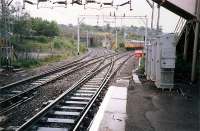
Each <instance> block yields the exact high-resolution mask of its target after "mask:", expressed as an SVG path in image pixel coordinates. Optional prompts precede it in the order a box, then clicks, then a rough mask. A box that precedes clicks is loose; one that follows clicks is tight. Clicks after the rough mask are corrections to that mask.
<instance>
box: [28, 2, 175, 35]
mask: <svg viewBox="0 0 200 131" xmlns="http://www.w3.org/2000/svg"><path fill="white" fill-rule="evenodd" d="M68 1H69V0H68ZM102 1H107V2H109V1H110V0H102ZM127 1H128V0H114V4H115V5H116V4H120V3H123V2H127ZM150 1H151V0H150ZM46 5H48V7H51V6H50V5H51V4H39V9H37V7H36V6H32V5H28V4H26V8H25V9H26V10H27V11H28V12H29V13H30V14H31V16H33V17H42V18H43V19H46V20H55V21H56V22H57V23H59V24H66V25H67V24H73V25H77V17H78V16H79V15H110V12H111V14H112V15H113V14H114V12H116V13H115V14H116V15H117V16H122V15H123V14H124V13H125V15H126V16H145V15H147V17H148V18H149V20H148V26H149V27H150V18H151V8H150V6H149V5H148V4H147V2H146V0H132V8H133V11H130V7H129V5H126V6H123V7H119V8H118V9H117V10H116V9H115V8H104V9H101V10H98V9H99V5H96V4H95V5H94V4H90V5H88V6H86V8H87V9H84V7H83V6H80V5H76V4H74V5H73V6H72V5H68V6H67V8H65V7H55V8H53V9H52V8H41V6H46ZM94 7H95V8H97V9H91V8H94ZM156 17H157V9H156V10H155V17H154V18H155V19H154V28H156ZM178 19H179V16H177V15H175V14H174V13H172V12H170V11H168V10H166V9H164V8H161V17H160V26H162V28H163V31H164V32H173V31H174V28H175V25H176V23H177V21H178ZM105 21H109V22H110V23H111V24H112V22H113V20H110V19H109V20H107V19H106V20H105ZM83 22H84V23H86V24H91V25H102V24H105V22H103V19H102V18H101V19H99V20H97V18H96V17H95V18H94V17H87V18H85V19H84V20H83ZM112 25H113V26H114V23H113V24H112ZM123 25H134V26H144V21H142V20H138V19H137V20H136V19H128V20H117V26H123Z"/></svg>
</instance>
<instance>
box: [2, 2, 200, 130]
mask: <svg viewBox="0 0 200 131" xmlns="http://www.w3.org/2000/svg"><path fill="white" fill-rule="evenodd" d="M45 2H49V3H50V4H52V5H55V4H58V5H59V6H60V5H64V7H67V5H68V3H67V1H56V2H52V1H48V0H47V1H46V0H44V1H43V0H42V1H41V0H39V1H37V2H36V3H34V2H33V1H28V0H26V1H23V8H26V7H27V4H30V5H35V6H37V8H44V7H40V4H41V3H45ZM145 2H146V3H147V4H148V5H149V6H150V7H151V11H152V14H151V17H150V18H151V19H149V17H147V16H146V15H144V16H134V15H133V16H132V15H130V16H126V15H125V14H124V15H123V16H118V15H117V14H115V12H114V14H113V15H112V13H110V15H85V14H84V15H79V16H78V18H77V22H78V23H77V26H76V27H75V29H76V33H77V34H76V35H75V34H74V32H73V33H72V35H71V34H70V37H71V36H72V38H73V40H74V41H75V42H76V46H77V47H75V48H76V50H77V52H76V55H74V56H73V57H71V58H68V59H63V60H62V61H58V62H53V63H48V64H47V65H43V66H41V67H37V68H33V69H22V70H21V69H20V70H17V71H15V69H13V67H12V65H11V64H10V63H11V61H12V56H13V55H12V54H14V53H15V52H13V51H12V50H13V46H10V44H12V42H11V39H10V38H9V37H10V36H9V35H8V34H9V33H10V30H9V31H8V32H7V29H9V28H7V27H5V26H3V31H2V32H3V33H2V34H1V36H2V37H3V39H2V41H1V42H2V43H3V44H4V46H3V47H1V58H2V59H1V60H3V62H5V61H6V63H7V65H6V66H2V71H1V72H0V131H1V130H2V131H4V130H5V131H14V130H16V131H199V130H200V103H199V100H200V97H199V87H200V26H199V22H200V0H191V1H187V0H182V1H181V0H177V1H175V0H152V1H150V0H146V1H145ZM2 3H3V0H1V4H2ZM4 3H5V2H4ZM133 3H134V2H133V1H132V0H128V1H126V2H125V3H121V4H117V5H115V3H114V2H113V1H111V2H107V1H106V2H105V1H103V2H102V1H100V2H99V1H96V0H94V1H93V0H86V1H82V0H72V1H71V4H72V5H78V6H83V7H84V9H87V8H88V7H87V5H88V4H97V5H98V6H99V7H98V9H97V10H101V9H103V8H107V6H109V7H112V8H114V9H115V10H116V12H117V9H118V8H120V7H123V6H127V5H128V8H129V9H130V11H132V10H134V9H133V7H132V4H133ZM6 4H10V3H6ZM47 5H48V6H49V4H47ZM155 5H157V12H156V13H157V15H156V16H157V18H156V20H157V29H155V32H154V29H153V25H154V23H153V21H154V19H155V18H154V15H155V10H156V7H155ZM4 6H5V5H3V4H2V12H1V14H2V18H3V19H2V20H3V24H5V25H7V24H6V22H7V18H6V13H5V12H3V11H4V9H6V8H5V7H4ZM56 6H57V5H56ZM104 6H105V7H104ZM160 8H165V9H167V10H169V11H171V12H173V13H175V14H176V15H177V16H180V19H179V20H178V23H177V25H176V26H175V31H174V32H173V33H162V31H161V30H160V25H159V24H160V23H159V22H160V13H162V12H160V11H162V10H160ZM4 13H5V14H4ZM85 19H90V20H93V19H95V20H96V19H97V23H98V22H99V19H103V23H109V22H110V23H111V24H113V25H114V27H109V28H111V29H112V28H113V30H112V31H110V32H108V31H107V32H106V29H105V27H102V28H103V29H102V30H103V32H104V33H103V37H102V36H101V35H94V34H95V33H96V32H94V29H93V32H92V31H91V32H92V33H90V32H89V31H88V30H87V31H86V32H84V33H83V28H81V26H83V24H82V23H83V21H84V20H85ZM123 19H125V20H133V19H134V20H135V19H136V20H141V21H142V24H143V25H144V26H143V27H142V28H143V30H142V35H141V34H140V32H139V31H138V30H139V29H137V30H136V31H135V32H133V34H134V33H136V32H137V31H138V32H139V33H138V32H137V33H136V34H137V35H135V34H134V37H132V39H128V36H131V35H133V34H131V33H132V32H131V31H129V30H128V29H127V30H126V31H127V32H129V33H127V34H126V33H125V31H124V32H123V37H124V39H125V38H126V40H124V41H123V42H124V43H123V44H124V47H123V48H121V47H120V41H119V40H120V39H119V38H118V37H119V36H120V27H117V21H119V20H121V23H122V20H123ZM4 20H5V21H4ZM149 20H151V28H148V25H149V24H148V22H149ZM113 21H114V22H113ZM107 26H108V25H107ZM88 27H89V26H88ZM63 28H64V26H63ZM70 28H71V27H70ZM85 28H86V27H85ZM117 28H119V29H117ZM128 28H131V27H128ZM90 29H91V30H92V28H90ZM95 29H96V30H101V29H100V27H95ZM107 29H108V28H107ZM105 32H106V33H105ZM150 32H151V33H150ZM62 33H63V34H64V32H62ZM98 33H99V32H98ZM98 33H96V34H98ZM89 34H90V36H89ZM139 34H140V35H139ZM64 37H67V35H64ZM74 37H76V40H75V38H74ZM97 37H99V39H100V40H99V39H97ZM136 37H137V40H134V39H133V38H136ZM29 39H30V38H29ZM99 41H101V42H100V43H101V46H103V47H100V46H96V44H97V43H98V42H99ZM81 42H85V46H86V48H87V50H86V51H85V52H84V53H82V52H81V46H82V44H83V43H81ZM55 43H56V42H55ZM55 43H54V44H55ZM60 43H62V42H60ZM72 43H73V42H72ZM58 45H59V44H58ZM59 46H60V45H59ZM50 48H52V45H51V46H50ZM62 48H65V47H64V46H61V49H62ZM67 48H68V47H67ZM51 51H52V49H51Z"/></svg>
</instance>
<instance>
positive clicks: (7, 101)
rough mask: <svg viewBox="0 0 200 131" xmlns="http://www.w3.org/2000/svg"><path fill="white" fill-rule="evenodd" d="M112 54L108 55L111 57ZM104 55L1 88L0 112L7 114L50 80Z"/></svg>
mask: <svg viewBox="0 0 200 131" xmlns="http://www.w3.org/2000/svg"><path fill="white" fill-rule="evenodd" d="M111 56H112V55H108V56H107V58H108V57H111ZM102 58H103V56H101V57H96V58H92V59H89V60H84V58H82V59H79V60H76V61H73V62H71V63H69V64H67V65H63V66H60V67H57V68H54V69H51V70H48V71H47V72H44V73H42V74H40V75H36V76H33V77H30V78H27V79H24V80H21V81H18V82H15V83H12V84H9V85H6V86H4V87H1V88H0V114H5V113H7V112H9V111H10V110H11V109H13V108H15V107H17V106H18V105H20V104H23V103H24V102H26V101H28V100H30V99H32V98H33V97H34V96H35V92H36V91H37V89H38V88H39V87H41V86H43V85H45V84H47V83H49V82H52V81H54V80H56V79H59V78H61V77H63V76H65V75H69V74H71V73H73V72H75V71H77V70H80V69H83V68H84V67H87V66H89V65H92V64H95V63H98V62H100V61H101V60H102Z"/></svg>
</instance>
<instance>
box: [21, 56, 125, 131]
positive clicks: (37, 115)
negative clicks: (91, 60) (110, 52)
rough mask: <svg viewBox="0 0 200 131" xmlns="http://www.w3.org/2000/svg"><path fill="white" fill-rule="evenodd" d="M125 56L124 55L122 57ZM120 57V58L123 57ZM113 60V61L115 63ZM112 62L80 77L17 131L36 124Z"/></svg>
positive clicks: (22, 130)
mask: <svg viewBox="0 0 200 131" xmlns="http://www.w3.org/2000/svg"><path fill="white" fill-rule="evenodd" d="M123 56H125V55H123ZM123 56H121V57H123ZM121 57H119V58H117V59H116V60H118V59H120V58H121ZM116 60H115V61H116ZM111 63H112V62H109V63H108V64H106V65H104V66H103V67H101V68H99V69H98V68H96V69H95V70H93V71H91V72H90V73H89V74H86V75H85V76H84V77H82V78H81V79H80V80H79V81H78V82H77V83H75V84H74V85H73V86H72V87H70V88H69V89H68V90H66V91H65V92H64V93H63V94H61V95H60V96H59V97H58V98H56V99H55V100H54V101H53V102H52V103H50V104H49V105H47V106H46V107H45V108H44V109H42V110H41V111H40V112H39V113H37V114H36V115H35V116H33V117H32V118H31V119H29V120H28V121H27V122H26V123H24V124H23V125H22V126H20V127H19V128H18V129H17V131H24V130H26V129H28V128H29V127H30V126H31V125H33V124H34V123H36V122H37V121H38V120H39V119H40V118H41V117H43V116H45V115H46V114H47V113H48V111H49V110H50V109H52V108H53V107H55V105H56V104H58V103H59V102H60V101H61V100H62V99H63V98H64V97H66V96H67V95H68V94H70V93H72V91H74V90H76V89H77V88H78V87H79V86H81V85H83V84H84V83H86V82H87V81H88V80H89V79H91V78H92V77H94V76H95V75H96V74H98V73H99V72H101V71H102V70H103V69H105V68H106V67H108V66H109V65H110V64H111Z"/></svg>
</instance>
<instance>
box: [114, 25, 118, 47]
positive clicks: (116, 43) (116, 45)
mask: <svg viewBox="0 0 200 131" xmlns="http://www.w3.org/2000/svg"><path fill="white" fill-rule="evenodd" d="M115 41H116V49H117V48H118V44H117V28H116V32H115Z"/></svg>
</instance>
